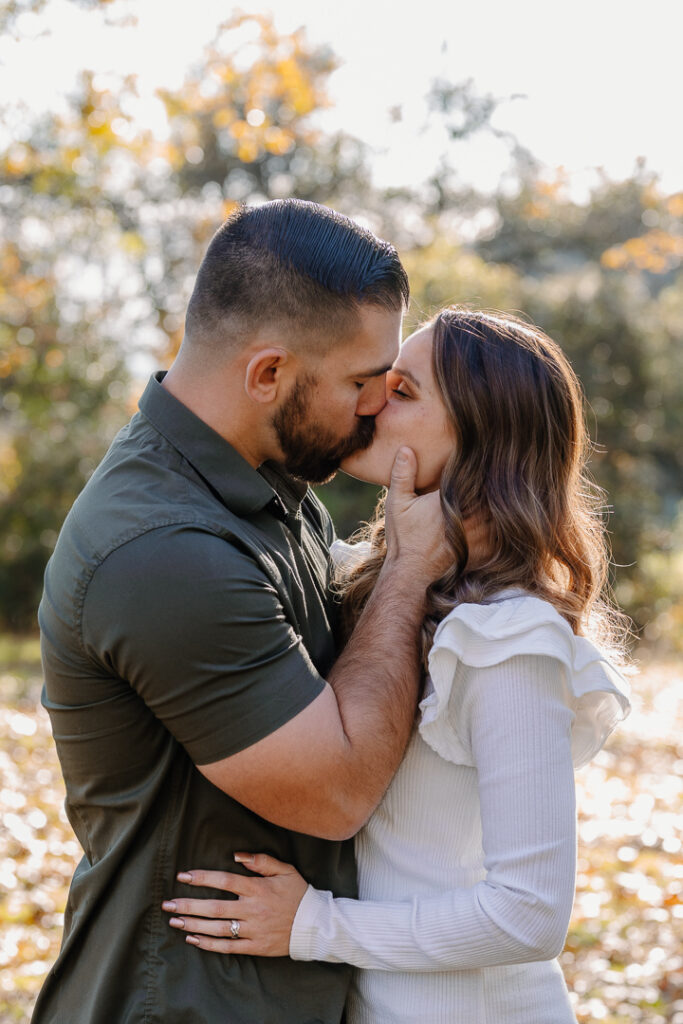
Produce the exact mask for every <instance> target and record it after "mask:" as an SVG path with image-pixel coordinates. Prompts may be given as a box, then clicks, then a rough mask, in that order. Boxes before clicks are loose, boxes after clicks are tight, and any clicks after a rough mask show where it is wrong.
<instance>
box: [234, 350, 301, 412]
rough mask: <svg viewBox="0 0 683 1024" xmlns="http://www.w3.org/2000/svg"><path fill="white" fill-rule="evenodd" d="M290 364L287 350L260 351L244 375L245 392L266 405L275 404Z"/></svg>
mask: <svg viewBox="0 0 683 1024" xmlns="http://www.w3.org/2000/svg"><path fill="white" fill-rule="evenodd" d="M290 363H291V353H290V352H288V351H287V349H286V348H262V349H259V351H258V352H256V353H255V354H254V355H253V356H252V357H251V359H250V360H249V362H248V363H247V369H246V372H245V374H244V390H245V392H246V393H247V395H248V396H249V398H251V400H252V401H253V402H262V403H264V404H267V403H269V402H274V401H275V400H276V399H277V395H278V391H279V390H280V388H281V387H282V381H283V377H284V376H285V375H288V371H289V370H290V368H291V366H290V365H288V364H290ZM285 367H286V369H285Z"/></svg>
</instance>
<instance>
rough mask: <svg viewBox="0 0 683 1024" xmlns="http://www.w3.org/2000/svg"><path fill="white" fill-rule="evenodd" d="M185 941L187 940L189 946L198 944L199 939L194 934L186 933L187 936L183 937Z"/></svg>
mask: <svg viewBox="0 0 683 1024" xmlns="http://www.w3.org/2000/svg"><path fill="white" fill-rule="evenodd" d="M185 942H189V943H190V945H191V946H198V945H199V939H198V938H197V936H196V935H188V936H187V938H186V939H185Z"/></svg>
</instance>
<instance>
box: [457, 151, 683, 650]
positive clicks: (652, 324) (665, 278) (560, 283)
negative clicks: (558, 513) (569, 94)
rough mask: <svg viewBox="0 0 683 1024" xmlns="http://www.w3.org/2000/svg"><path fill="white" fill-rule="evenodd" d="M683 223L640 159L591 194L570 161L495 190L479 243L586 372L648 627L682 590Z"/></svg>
mask: <svg viewBox="0 0 683 1024" xmlns="http://www.w3.org/2000/svg"><path fill="white" fill-rule="evenodd" d="M682 229H683V197H682V196H681V195H673V196H666V195H663V194H662V193H661V192H660V191H659V189H658V187H657V183H656V180H655V178H654V176H653V175H652V174H650V173H648V172H647V171H646V169H645V168H644V166H642V165H640V166H638V167H637V168H636V171H635V174H634V176H633V177H632V178H630V179H628V180H626V181H623V182H610V181H608V180H606V179H604V178H603V179H602V181H600V182H599V183H598V185H597V186H596V188H595V189H594V191H593V193H592V194H591V195H590V197H589V199H588V201H587V202H584V203H578V202H576V201H574V200H572V199H571V198H570V197H569V196H568V193H567V188H566V181H565V180H564V176H563V174H562V173H561V172H560V173H558V175H557V176H556V177H555V178H554V179H552V180H545V179H543V178H539V177H534V176H531V177H526V178H523V179H522V180H521V181H520V185H519V188H518V190H517V192H516V193H514V194H512V195H510V194H500V195H498V196H497V197H496V198H495V218H494V220H493V228H492V229H491V230H489V231H488V233H487V234H486V235H484V236H482V237H481V238H480V239H479V240H478V241H477V242H476V244H475V249H476V251H477V252H478V253H479V254H480V255H481V256H482V257H483V258H484V259H485V260H486V261H487V262H488V264H489V267H491V266H500V267H502V266H505V267H507V268H509V269H511V270H514V271H516V272H517V274H518V275H519V276H520V280H521V288H520V291H519V298H518V302H519V306H520V308H521V309H523V310H524V311H525V312H526V313H527V314H528V315H529V316H530V317H531V319H533V320H534V321H536V322H537V323H538V324H540V325H541V326H542V327H543V328H544V329H545V330H546V331H547V332H548V333H549V334H550V335H551V336H553V337H554V338H556V339H557V340H558V341H559V342H560V343H561V344H562V345H563V347H564V349H565V351H566V352H567V353H568V355H569V357H570V359H571V360H572V363H573V365H574V367H575V369H576V370H577V372H578V374H579V376H580V378H581V380H582V382H583V384H584V388H585V391H586V395H587V399H588V402H589V411H590V417H589V419H590V421H592V422H590V423H589V425H590V427H591V433H592V435H593V437H594V438H597V442H598V447H597V449H596V452H595V455H594V458H593V463H592V468H593V470H594V473H595V476H596V478H597V481H598V483H599V484H600V485H601V486H602V487H603V488H605V490H606V492H607V500H608V502H609V505H610V506H611V507H612V508H613V510H614V512H613V515H612V516H610V528H611V532H612V543H613V550H614V558H615V562H616V563H617V565H619V566H622V567H623V568H620V569H619V572H618V574H617V582H618V586H617V594H618V596H619V597H620V599H621V600H622V602H623V603H624V604H625V606H626V607H627V608H628V609H629V611H630V612H631V614H633V615H634V616H635V618H636V621H637V622H638V624H639V625H641V626H643V625H645V624H646V623H647V622H648V621H651V620H653V619H654V618H656V616H657V614H658V613H662V614H664V613H666V614H668V611H667V609H668V608H669V606H670V605H672V604H673V603H675V602H680V601H681V599H682V598H683V593H682V590H683V588H682V585H681V575H680V568H679V570H678V572H674V571H672V566H671V565H669V568H668V569H666V568H665V566H664V564H663V562H662V554H663V553H666V552H669V559H671V557H672V552H673V550H674V547H675V541H674V537H675V531H676V529H677V525H676V524H677V517H678V509H679V504H680V502H681V500H682V499H683V448H682V447H681V443H680V438H681V436H683V405H682V403H681V400H680V385H679V381H680V375H681V372H682V370H683V291H682V289H681V285H682V284H683V274H681V272H680V266H681V262H682V257H683V230H682ZM655 554H657V557H653V556H654V555H655ZM656 632H657V630H656V629H653V630H651V635H652V636H656ZM678 642H683V634H682V635H681V636H680V637H679V640H678Z"/></svg>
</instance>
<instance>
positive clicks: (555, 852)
mask: <svg viewBox="0 0 683 1024" xmlns="http://www.w3.org/2000/svg"><path fill="white" fill-rule="evenodd" d="M459 672H460V673H462V675H461V677H460V679H459V683H458V701H457V733H458V735H459V737H460V739H459V742H460V743H461V744H462V745H463V746H466V747H467V748H468V750H469V752H471V757H472V762H471V763H472V764H473V765H474V767H475V768H476V770H477V773H478V791H479V800H480V808H481V823H482V835H483V847H484V851H485V859H484V868H485V871H486V877H485V879H484V880H482V881H481V882H478V883H477V884H475V885H474V886H472V887H470V888H462V889H452V890H450V891H444V892H436V893H434V895H428V896H425V895H422V896H419V897H414V898H412V899H406V900H405V901H400V902H379V901H375V900H367V901H355V900H348V899H334V898H333V897H332V895H331V894H330V893H325V892H319V891H317V890H315V889H312V888H310V887H309V889H308V891H307V893H306V895H305V896H304V899H303V901H302V903H301V905H300V907H299V910H298V912H297V916H296V919H295V922H294V927H293V930H292V937H291V942H290V955H291V956H292V957H293V958H294V959H299V960H327V961H333V962H339V961H341V962H346V963H352V964H355V965H357V966H358V967H364V968H374V969H379V970H387V971H391V970H395V971H419V972H424V971H444V970H464V969H470V968H481V967H490V966H496V965H502V964H517V963H524V962H532V961H539V960H547V959H552V958H554V957H556V956H557V955H558V954H559V953H560V951H561V949H562V947H563V944H564V940H565V937H566V932H567V927H568V924H569V918H570V914H571V908H572V903H573V899H574V883H575V856H576V811H575V793H574V770H573V764H572V751H571V726H572V722H573V719H574V712H573V710H572V708H571V706H570V703H571V702H570V698H569V695H568V691H567V686H566V683H565V675H564V671H563V668H562V666H561V664H560V663H559V662H558V661H557V660H556V659H555V658H552V657H546V656H538V655H519V656H516V657H513V658H510V659H509V660H507V661H504V662H503V663H500V664H496V665H493V666H491V667H484V668H472V667H469V666H463V665H461V666H460V669H459ZM415 798H416V799H420V795H419V794H415ZM434 813H435V814H438V813H439V806H438V804H435V807H434Z"/></svg>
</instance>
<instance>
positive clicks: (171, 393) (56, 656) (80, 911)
mask: <svg viewBox="0 0 683 1024" xmlns="http://www.w3.org/2000/svg"><path fill="white" fill-rule="evenodd" d="M407 298H408V284H407V279H406V277H405V273H404V271H403V268H402V267H401V264H400V262H399V260H398V257H397V255H396V252H395V250H394V249H393V248H392V247H391V246H389V245H388V244H387V243H385V242H382V241H380V240H379V239H377V238H375V237H374V236H373V235H372V234H370V233H369V232H367V231H364V230H363V229H361V228H359V227H358V226H357V225H355V224H354V223H353V222H351V221H349V220H348V219H346V218H344V217H341V216H340V215H338V214H336V213H333V212H332V211H330V210H327V209H325V208H323V207H319V206H316V205H314V204H310V203H302V202H298V201H294V200H290V201H283V202H275V203H269V204H266V205H265V206H262V207H260V208H256V209H243V210H241V211H240V212H238V213H237V214H236V215H235V216H234V217H233V218H232V219H231V220H229V221H228V222H226V224H225V225H223V227H222V228H221V229H220V230H219V232H218V233H217V235H216V236H215V238H214V239H213V241H212V242H211V245H210V246H209V249H208V251H207V254H206V257H205V259H204V260H203V262H202V265H201V267H200V269H199V273H198V276H197V282H196V285H195V289H194V292H193V295H192V298H191V300H190V304H189V308H188V312H187V320H186V337H185V339H184V341H183V344H182V347H181V350H180V353H179V355H178V357H177V359H176V361H175V363H174V364H173V366H172V368H171V370H170V371H169V373H168V374H167V375H165V376H164V375H162V374H160V375H156V376H155V377H153V378H152V380H151V381H150V383H149V385H148V387H147V390H146V391H145V393H144V395H143V397H142V399H141V401H140V412H139V413H138V414H137V415H136V416H135V417H134V418H133V419H132V421H131V422H130V423H129V424H128V426H127V427H125V428H124V429H123V430H122V431H121V433H120V434H119V435H118V437H117V438H116V440H115V441H114V443H113V445H112V447H111V449H110V451H109V452H108V454H107V456H106V457H105V459H104V460H103V462H102V463H101V465H100V466H99V468H98V470H97V471H96V473H95V474H94V475H93V477H92V479H91V480H90V482H89V483H88V485H87V486H86V488H85V489H84V491H83V493H82V494H81V495H80V497H79V498H78V500H77V501H76V503H75V505H74V508H73V509H72V511H71V513H70V514H69V516H68V518H67V520H66V523H65V525H64V528H63V530H62V533H61V535H60V538H59V541H58V544H57V547H56V549H55V552H54V555H53V557H52V559H51V561H50V564H49V566H48V569H47V572H46V579H45V593H44V596H43V601H42V603H41V608H40V613H39V619H40V626H41V633H42V645H43V660H44V671H45V689H44V695H43V702H44V704H45V706H46V708H47V710H48V712H49V714H50V717H51V720H52V726H53V732H54V736H55V741H56V744H57V749H58V752H59V756H60V760H61V764H62V768H63V772H64V776H65V779H66V787H67V801H66V806H67V812H68V815H69V820H70V821H71V823H72V825H73V828H74V831H75V832H76V834H77V836H78V838H79V840H80V842H81V844H82V845H83V849H84V852H85V856H84V858H83V860H82V861H81V863H80V864H79V866H78V868H77V870H76V873H75V875H74V879H73V883H72V887H71V892H70V895H69V904H68V907H67V913H66V918H65V929H64V940H63V945H62V950H61V953H60V956H59V958H58V960H57V963H56V964H55V966H54V968H53V970H52V971H51V973H50V975H49V976H48V979H47V981H46V983H45V986H44V988H43V990H42V992H41V995H40V997H39V999H38V1002H37V1004H36V1009H35V1013H34V1018H33V1020H34V1024H48V1022H49V1024H117V1022H121V1024H124V1022H125V1024H138V1022H139V1024H143V1022H144V1024H151V1022H161V1021H163V1022H167V1024H170V1022H176V1021H177V1022H181V1021H182V1022H183V1024H195V1022H196V1024H213V1022H219V1021H220V1022H223V1021H226V1022H228V1021H229V1022H231V1024H238V1022H254V1024H256V1022H258V1024H267V1022H278V1024H284V1022H289V1021H291V1022H292V1024H294V1022H296V1024H303V1022H313V1021H318V1022H324V1024H328V1022H329V1024H332V1022H335V1021H339V1020H340V1018H341V1014H342V1009H343V1003H344V998H345V993H346V987H347V983H348V969H347V968H346V967H345V966H344V965H330V964H322V963H321V964H305V963H295V962H293V961H290V960H288V959H267V958H262V959H253V960H250V959H249V958H247V957H244V958H242V957H240V956H239V955H235V956H234V957H220V956H214V955H208V956H207V955H205V954H201V953H198V952H196V951H193V950H191V949H188V947H187V945H186V944H185V942H184V940H183V936H182V935H178V934H177V933H175V932H174V931H173V930H172V929H171V928H169V926H168V923H167V921H166V920H165V915H164V914H163V912H162V910H161V903H162V900H163V899H164V898H165V897H166V896H167V895H168V894H169V892H171V891H173V892H176V893H177V892H178V885H177V883H175V881H174V880H175V876H176V873H177V872H178V871H182V870H183V869H186V868H187V867H189V866H191V865H198V864H209V865H212V866H214V867H216V868H219V867H222V866H230V867H234V865H233V862H232V856H233V853H234V852H235V851H238V850H259V851H263V852H266V853H271V854H273V855H274V856H276V857H278V858H280V859H282V860H287V861H291V862H292V863H294V864H296V866H297V867H298V868H299V869H300V870H301V871H302V873H303V874H304V875H305V876H306V877H307V878H308V879H310V880H311V881H312V882H313V884H314V885H317V886H319V887H322V888H329V889H332V890H333V891H334V892H336V893H337V894H339V895H353V894H354V892H355V872H354V864H353V856H352V848H351V845H350V843H349V842H348V839H349V837H350V836H352V835H353V833H354V832H356V831H357V830H358V829H359V828H360V826H361V825H362V824H363V822H364V821H365V820H366V819H367V817H368V815H369V814H370V813H371V811H372V810H373V809H374V807H375V806H376V804H377V803H378V801H379V800H380V798H381V796H382V794H383V792H384V790H385V788H386V786H387V784H388V782H389V780H390V779H391V777H392V775H393V773H394V772H395V770H396V768H397V766H398V764H399V761H400V758H401V755H402V753H403V750H404V748H405V745H406V742H407V740H408V736H409V732H410V728H411V723H412V720H413V715H414V709H415V702H416V695H417V680H418V676H419V670H418V664H417V650H418V644H417V633H418V629H419V624H420V620H421V618H422V613H423V601H424V592H425V588H426V586H427V585H428V583H429V582H430V580H431V579H433V578H436V576H438V575H439V561H440V558H441V554H440V543H441V541H440V535H441V534H442V528H441V520H440V514H439V510H438V497H437V496H436V495H431V496H426V497H423V498H419V499H417V498H416V497H415V495H414V494H413V493H412V486H411V481H412V479H414V477H413V476H412V475H411V474H413V473H414V459H412V460H411V456H410V453H408V454H407V455H406V456H405V457H404V461H403V462H401V461H400V460H397V465H396V469H395V474H394V482H393V483H392V489H391V494H390V499H389V506H388V548H389V554H388V557H387V561H386V565H385V568H384V569H383V571H382V575H381V577H380V580H379V583H378V585H377V587H376V590H375V592H374V594H373V596H372V598H371V600H370V601H369V603H368V607H367V609H366V611H365V612H364V614H363V616H362V618H361V620H360V621H359V623H358V626H357V628H356V630H355V632H354V634H353V636H352V637H351V639H350V641H349V643H348V645H347V646H346V648H345V650H344V651H343V652H342V654H341V655H340V656H339V658H337V660H336V661H335V656H336V653H337V652H336V651H335V647H334V640H333V620H334V607H333V603H332V601H331V599H330V597H329V594H328V589H327V582H328V568H327V566H328V558H327V554H328V547H329V544H330V542H331V540H332V539H333V529H332V526H331V523H330V520H329V517H328V515H327V514H326V512H325V510H324V508H323V506H322V505H321V504H320V503H319V502H318V501H317V499H316V498H315V497H314V495H313V494H312V493H311V492H310V491H309V490H308V489H307V487H306V485H305V483H302V482H301V481H309V482H318V481H321V480H324V479H326V478H328V477H329V476H330V475H331V474H332V473H333V472H334V471H335V469H336V468H337V466H338V465H339V462H340V460H341V459H342V458H343V457H344V455H346V454H347V453H350V452H351V451H353V450H356V449H357V448H359V447H363V446H365V445H367V444H368V443H369V442H370V440H371V438H372V433H373V426H374V420H373V417H374V416H375V415H376V414H377V413H378V412H379V410H380V409H381V408H382V407H383V405H384V403H385V382H384V375H385V373H386V370H387V369H388V367H389V366H390V365H391V363H392V361H393V359H394V357H395V356H396V354H397V351H398V345H399V332H400V323H401V316H402V312H403V309H404V306H405V304H406V302H407ZM195 894H196V890H195ZM207 895H209V894H208V893H207ZM238 953H239V944H238V942H236V954H238Z"/></svg>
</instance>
